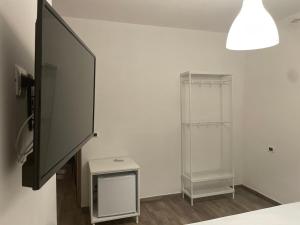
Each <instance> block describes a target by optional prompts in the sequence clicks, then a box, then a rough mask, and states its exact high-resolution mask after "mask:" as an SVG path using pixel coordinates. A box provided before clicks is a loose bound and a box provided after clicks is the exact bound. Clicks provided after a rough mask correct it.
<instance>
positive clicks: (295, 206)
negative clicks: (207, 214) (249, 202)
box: [193, 202, 300, 225]
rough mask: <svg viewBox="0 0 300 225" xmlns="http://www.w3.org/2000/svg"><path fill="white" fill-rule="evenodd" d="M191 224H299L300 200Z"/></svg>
mask: <svg viewBox="0 0 300 225" xmlns="http://www.w3.org/2000/svg"><path fill="white" fill-rule="evenodd" d="M193 225H300V202H298V203H292V204H286V205H280V206H276V207H272V208H267V209H261V210H256V211H252V212H247V213H242V214H238V215H234V216H227V217H223V218H218V219H214V220H208V221H204V222H199V223H194V224H193Z"/></svg>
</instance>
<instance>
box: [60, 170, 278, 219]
mask: <svg viewBox="0 0 300 225" xmlns="http://www.w3.org/2000/svg"><path fill="white" fill-rule="evenodd" d="M70 174H71V173H67V175H66V176H65V178H64V179H60V180H57V192H58V193H57V203H58V225H88V224H91V223H90V217H89V212H88V210H87V209H81V208H79V207H78V206H77V204H76V200H75V184H74V179H72V176H71V175H70ZM272 206H275V203H272V202H270V201H268V200H266V199H264V198H262V197H259V196H257V195H255V194H254V193H252V192H250V191H249V190H247V189H245V188H243V187H238V188H237V189H236V195H235V199H234V200H233V199H232V198H231V195H223V196H217V197H211V198H206V199H199V200H195V201H194V206H193V207H191V206H190V204H189V202H188V201H186V200H184V199H182V197H181V195H180V194H177V195H171V196H166V197H160V198H155V199H148V200H143V201H142V203H141V216H140V223H139V224H140V225H180V224H187V223H194V222H199V221H204V220H209V219H214V218H218V217H223V216H229V215H233V214H238V213H243V212H248V211H253V210H258V209H262V208H267V207H272ZM99 224H100V225H113V224H120V225H121V224H123V225H134V224H135V220H134V219H125V220H118V221H112V222H104V223H99Z"/></svg>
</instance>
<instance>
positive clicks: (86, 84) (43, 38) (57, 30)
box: [22, 0, 96, 190]
mask: <svg viewBox="0 0 300 225" xmlns="http://www.w3.org/2000/svg"><path fill="white" fill-rule="evenodd" d="M95 64H96V58H95V56H94V54H93V53H92V52H91V51H90V50H89V48H88V47H87V46H86V45H85V44H84V43H83V41H81V39H80V38H79V37H78V36H77V35H76V34H75V32H74V31H72V29H71V28H70V27H69V26H68V25H67V24H66V22H65V21H64V20H63V19H62V18H61V17H60V16H59V15H58V13H57V12H56V11H55V10H54V9H53V8H52V7H51V5H50V4H48V3H47V2H46V1H45V0H39V1H38V13H37V21H36V40H35V80H34V103H33V106H34V109H33V115H34V116H33V118H34V119H33V152H32V153H31V154H30V155H28V157H27V161H26V162H25V163H24V165H23V168H22V184H23V186H26V187H31V188H32V189H33V190H38V189H40V188H41V187H42V186H43V185H44V184H45V183H46V182H47V181H48V180H49V179H50V178H51V177H52V176H53V175H54V174H55V173H56V172H57V171H58V170H59V169H60V168H61V167H62V166H63V165H64V164H65V163H66V162H67V161H68V160H69V159H70V158H71V157H73V156H74V155H75V154H76V153H77V152H78V150H80V149H81V147H82V146H83V145H84V144H85V143H86V142H87V141H88V140H89V139H90V138H91V137H92V136H93V135H94V101H95Z"/></svg>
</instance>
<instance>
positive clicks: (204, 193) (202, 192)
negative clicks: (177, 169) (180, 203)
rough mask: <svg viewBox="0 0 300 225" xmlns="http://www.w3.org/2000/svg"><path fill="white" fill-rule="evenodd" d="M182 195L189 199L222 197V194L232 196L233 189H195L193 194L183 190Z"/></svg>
mask: <svg viewBox="0 0 300 225" xmlns="http://www.w3.org/2000/svg"><path fill="white" fill-rule="evenodd" d="M183 193H184V194H186V195H187V196H189V197H190V198H192V199H193V198H203V197H209V196H214V195H223V194H232V193H234V188H232V187H216V188H209V189H195V190H193V194H192V193H191V191H190V190H188V189H183Z"/></svg>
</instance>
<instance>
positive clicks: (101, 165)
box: [89, 157, 140, 174]
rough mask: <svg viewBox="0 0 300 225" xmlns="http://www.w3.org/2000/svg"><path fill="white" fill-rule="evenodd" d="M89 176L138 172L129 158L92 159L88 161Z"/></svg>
mask: <svg viewBox="0 0 300 225" xmlns="http://www.w3.org/2000/svg"><path fill="white" fill-rule="evenodd" d="M89 168H90V172H91V174H105V173H115V172H126V171H134V170H138V169H139V168H140V167H139V165H138V164H137V163H136V162H135V161H134V160H132V159H131V158H129V157H115V158H105V159H94V160H91V161H89Z"/></svg>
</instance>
